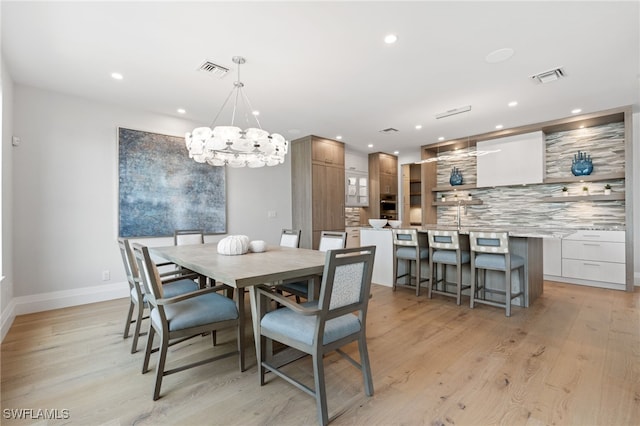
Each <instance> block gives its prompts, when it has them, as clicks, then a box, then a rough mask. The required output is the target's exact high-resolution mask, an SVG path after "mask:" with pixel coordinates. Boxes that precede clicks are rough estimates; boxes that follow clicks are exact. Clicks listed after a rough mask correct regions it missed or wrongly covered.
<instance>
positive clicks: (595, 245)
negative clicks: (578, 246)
mask: <svg viewBox="0 0 640 426" xmlns="http://www.w3.org/2000/svg"><path fill="white" fill-rule="evenodd" d="M582 245H583V246H592V247H600V244H598V243H582Z"/></svg>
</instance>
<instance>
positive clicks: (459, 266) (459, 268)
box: [456, 253, 462, 305]
mask: <svg viewBox="0 0 640 426" xmlns="http://www.w3.org/2000/svg"><path fill="white" fill-rule="evenodd" d="M456 260H457V262H456V281H457V283H456V284H457V289H456V291H457V293H456V305H460V303H461V302H462V264H461V263H460V262H461V261H462V259H460V253H458V256H457V259H456Z"/></svg>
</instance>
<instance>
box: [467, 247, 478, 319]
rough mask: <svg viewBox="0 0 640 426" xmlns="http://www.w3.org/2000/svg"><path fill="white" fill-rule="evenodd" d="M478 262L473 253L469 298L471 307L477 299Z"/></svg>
mask: <svg viewBox="0 0 640 426" xmlns="http://www.w3.org/2000/svg"><path fill="white" fill-rule="evenodd" d="M476 279H477V275H476V262H475V260H474V256H473V254H472V255H471V297H470V299H469V307H470V308H471V309H473V305H474V301H475V299H476Z"/></svg>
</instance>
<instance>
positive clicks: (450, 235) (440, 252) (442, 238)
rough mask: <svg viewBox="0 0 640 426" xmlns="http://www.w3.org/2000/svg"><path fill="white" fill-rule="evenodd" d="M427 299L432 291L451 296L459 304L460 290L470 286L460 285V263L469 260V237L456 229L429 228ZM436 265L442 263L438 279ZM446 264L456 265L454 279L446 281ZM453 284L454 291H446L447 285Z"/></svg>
mask: <svg viewBox="0 0 640 426" xmlns="http://www.w3.org/2000/svg"><path fill="white" fill-rule="evenodd" d="M428 235H429V274H430V277H429V293H428V296H429V299H431V296H432V293H436V294H442V295H445V296H452V297H455V298H456V304H457V305H459V304H460V303H461V299H462V291H463V290H466V289H468V288H469V287H470V286H463V285H462V265H465V264H467V263H469V262H470V261H471V254H470V253H469V237H468V236H467V235H461V234H459V233H458V231H440V230H429V231H428ZM438 265H442V266H441V268H442V274H441V277H442V278H441V279H438ZM447 265H452V266H455V267H456V281H455V283H450V282H448V281H447ZM449 284H455V286H456V290H455V292H450V291H448V288H447V285H449Z"/></svg>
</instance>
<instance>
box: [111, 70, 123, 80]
mask: <svg viewBox="0 0 640 426" xmlns="http://www.w3.org/2000/svg"><path fill="white" fill-rule="evenodd" d="M111 78H113V79H114V80H122V79H123V78H124V77H123V75H122V74H120V73H119V72H112V73H111Z"/></svg>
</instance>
